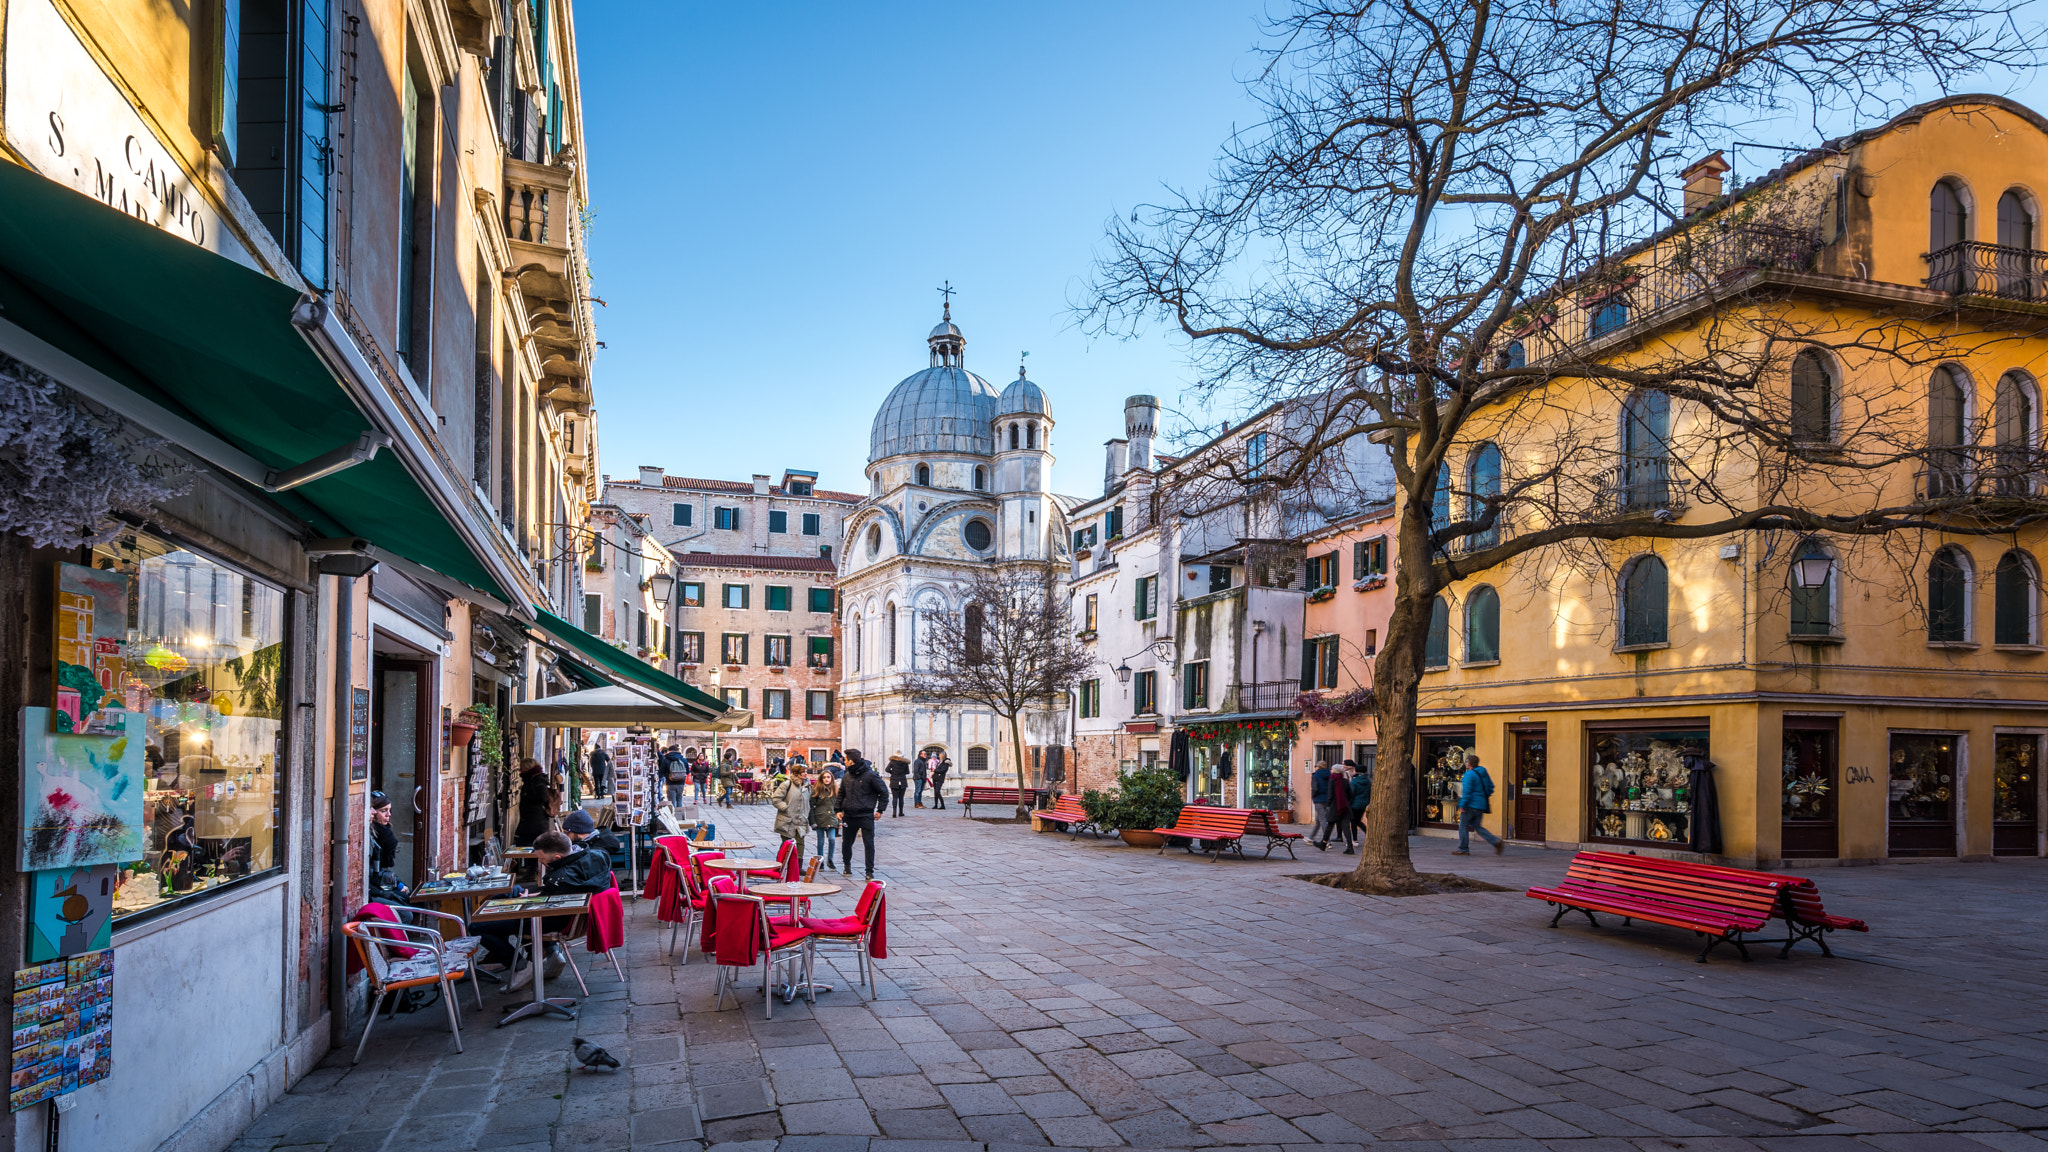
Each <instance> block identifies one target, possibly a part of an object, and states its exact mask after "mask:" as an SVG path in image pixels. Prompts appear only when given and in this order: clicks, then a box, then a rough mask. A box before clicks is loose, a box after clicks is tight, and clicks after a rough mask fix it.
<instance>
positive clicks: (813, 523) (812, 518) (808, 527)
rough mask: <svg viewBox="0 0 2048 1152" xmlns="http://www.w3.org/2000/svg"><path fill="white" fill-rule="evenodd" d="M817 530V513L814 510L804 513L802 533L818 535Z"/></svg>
mask: <svg viewBox="0 0 2048 1152" xmlns="http://www.w3.org/2000/svg"><path fill="white" fill-rule="evenodd" d="M819 531H820V529H819V521H818V514H817V513H816V512H806V513H804V535H806V536H816V535H819Z"/></svg>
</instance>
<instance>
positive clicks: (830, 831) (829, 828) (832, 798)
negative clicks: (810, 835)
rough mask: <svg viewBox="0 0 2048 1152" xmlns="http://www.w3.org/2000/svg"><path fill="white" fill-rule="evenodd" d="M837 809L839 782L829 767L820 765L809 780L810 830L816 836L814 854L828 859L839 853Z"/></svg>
mask: <svg viewBox="0 0 2048 1152" xmlns="http://www.w3.org/2000/svg"><path fill="white" fill-rule="evenodd" d="M838 809H839V782H838V781H837V780H834V779H832V772H831V770H830V769H828V768H825V767H822V766H821V767H819V769H818V771H817V772H816V773H815V774H814V776H813V778H812V780H811V831H812V832H815V833H816V834H817V837H818V850H817V852H816V853H814V855H817V856H823V857H824V858H825V859H826V860H828V861H829V860H831V859H832V857H834V856H836V855H838V854H839V853H838V843H839V810H838Z"/></svg>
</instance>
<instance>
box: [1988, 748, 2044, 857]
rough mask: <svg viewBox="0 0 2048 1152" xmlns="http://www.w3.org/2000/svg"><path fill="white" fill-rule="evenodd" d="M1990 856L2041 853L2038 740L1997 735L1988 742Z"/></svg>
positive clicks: (2039, 749)
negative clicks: (1990, 772)
mask: <svg viewBox="0 0 2048 1152" xmlns="http://www.w3.org/2000/svg"><path fill="white" fill-rule="evenodd" d="M1991 763H1992V771H1993V773H1994V774H1995V778H1994V781H1993V785H1992V794H1991V854H1992V855H1993V856H2038V855H2040V853H2041V825H2040V812H2041V737H2040V736H2039V735H2036V734H2032V733H2024V734H2022V733H2011V732H2001V733H1999V734H1998V735H1997V736H1996V737H1994V738H1993V740H1992V752H1991Z"/></svg>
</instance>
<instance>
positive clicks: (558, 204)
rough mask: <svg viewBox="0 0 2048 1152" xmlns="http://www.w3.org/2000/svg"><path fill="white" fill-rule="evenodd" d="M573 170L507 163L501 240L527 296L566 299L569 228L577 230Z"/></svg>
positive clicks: (542, 165) (512, 161) (519, 161)
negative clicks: (509, 250)
mask: <svg viewBox="0 0 2048 1152" xmlns="http://www.w3.org/2000/svg"><path fill="white" fill-rule="evenodd" d="M573 178H574V170H573V169H571V168H569V167H567V166H566V165H564V166H556V165H551V164H533V163H529V162H527V161H525V160H514V159H512V158H510V157H507V158H506V160H505V202H504V211H505V239H506V241H507V242H508V243H510V245H511V247H512V265H513V270H514V271H515V273H516V274H517V275H518V277H519V286H520V288H521V289H523V290H524V291H525V292H526V294H527V295H529V296H533V297H536V298H538V299H542V300H564V299H566V298H567V297H568V295H569V288H568V283H569V279H570V263H569V262H570V259H571V257H570V251H569V242H570V236H569V234H570V229H571V228H573V227H575V224H576V217H575V208H574V202H575V196H574V193H573V192H572V190H571V181H572V179H573Z"/></svg>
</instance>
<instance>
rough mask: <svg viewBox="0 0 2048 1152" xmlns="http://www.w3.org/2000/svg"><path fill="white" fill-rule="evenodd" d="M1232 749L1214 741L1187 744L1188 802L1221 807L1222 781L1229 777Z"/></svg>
mask: <svg viewBox="0 0 2048 1152" xmlns="http://www.w3.org/2000/svg"><path fill="white" fill-rule="evenodd" d="M1232 751H1233V749H1232V747H1231V745H1230V744H1228V743H1225V742H1220V741H1214V740H1195V741H1191V742H1189V744H1188V762H1189V765H1190V770H1189V773H1188V802H1189V803H1191V804H1192V803H1196V802H1202V803H1208V804H1215V805H1221V804H1222V803H1223V781H1224V780H1225V779H1226V778H1228V777H1229V776H1230V775H1231V770H1230V769H1231V761H1232V760H1233V759H1234V757H1233V756H1232Z"/></svg>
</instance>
